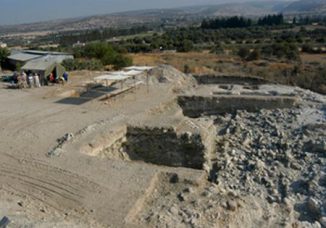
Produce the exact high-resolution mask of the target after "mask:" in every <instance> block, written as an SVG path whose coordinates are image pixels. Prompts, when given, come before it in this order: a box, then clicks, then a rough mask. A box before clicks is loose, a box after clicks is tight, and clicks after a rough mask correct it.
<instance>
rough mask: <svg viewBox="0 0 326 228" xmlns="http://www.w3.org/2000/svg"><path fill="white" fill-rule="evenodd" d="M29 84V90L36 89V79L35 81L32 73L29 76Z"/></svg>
mask: <svg viewBox="0 0 326 228" xmlns="http://www.w3.org/2000/svg"><path fill="white" fill-rule="evenodd" d="M28 84H29V88H33V87H34V79H33V76H32V73H29V74H28Z"/></svg>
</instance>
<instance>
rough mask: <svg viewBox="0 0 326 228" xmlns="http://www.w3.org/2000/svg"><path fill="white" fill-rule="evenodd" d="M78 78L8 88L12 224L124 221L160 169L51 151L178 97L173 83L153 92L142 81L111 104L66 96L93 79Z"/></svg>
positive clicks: (5, 153) (4, 187)
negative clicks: (74, 136)
mask: <svg viewBox="0 0 326 228" xmlns="http://www.w3.org/2000/svg"><path fill="white" fill-rule="evenodd" d="M95 75H96V73H95ZM75 77H78V80H74V76H73V77H72V78H73V82H71V84H69V85H66V86H65V87H63V88H62V87H59V86H53V87H51V86H50V87H43V88H40V89H24V90H11V89H5V88H1V89H0V104H1V107H0V126H1V130H0V132H1V133H0V135H1V140H0V148H1V151H0V160H1V164H0V169H1V171H0V183H1V184H0V191H1V197H0V205H1V206H0V216H8V217H9V218H10V219H11V221H12V223H11V225H10V227H21V226H23V225H30V226H31V227H53V226H57V227H96V226H99V227H101V226H104V227H107V226H110V225H112V227H121V226H124V225H125V223H126V222H125V220H126V217H127V215H128V213H130V211H132V209H133V207H134V206H135V205H136V202H137V200H139V198H141V197H142V196H143V195H144V193H145V192H146V191H147V189H148V188H149V186H150V183H151V182H152V181H153V178H154V177H155V175H156V174H157V173H159V172H160V169H159V168H157V167H156V166H153V165H147V164H144V163H141V162H140V163H138V162H133V163H128V162H122V161H111V160H103V159H99V158H96V157H90V156H87V155H85V154H82V153H79V152H76V153H67V154H64V155H62V156H60V157H54V158H53V157H48V156H46V155H47V151H48V150H49V149H50V148H51V147H53V146H54V145H55V144H56V140H57V139H58V138H60V137H62V136H63V135H64V134H66V133H70V132H72V133H75V132H78V131H79V130H80V129H83V128H85V127H87V126H88V125H91V124H93V123H95V122H99V121H105V120H112V121H120V122H122V123H123V122H124V121H126V119H130V118H132V117H133V116H136V115H139V113H146V111H148V110H151V109H153V108H155V107H157V106H159V105H160V103H162V102H167V101H169V100H170V99H171V96H170V90H169V89H170V88H167V87H164V86H163V87H157V88H155V89H154V88H153V89H152V88H150V90H149V91H147V89H146V87H141V88H139V89H137V92H136V93H129V94H126V95H122V96H120V97H119V99H116V100H113V101H111V102H110V103H109V104H108V103H105V102H100V101H98V99H94V100H91V99H90V100H87V101H86V102H85V103H80V102H78V99H79V98H76V97H75V98H63V97H60V96H61V94H62V92H66V91H69V90H71V89H72V88H75V87H76V86H77V85H76V84H75V82H76V81H80V80H81V78H82V79H83V80H85V81H87V80H88V79H89V75H88V74H79V75H76V76H75ZM85 83H86V82H85ZM77 84H79V83H77ZM77 87H78V86H77ZM76 101H77V102H76ZM185 172H186V171H185ZM199 173H200V172H199Z"/></svg>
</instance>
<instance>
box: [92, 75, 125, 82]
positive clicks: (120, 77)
mask: <svg viewBox="0 0 326 228" xmlns="http://www.w3.org/2000/svg"><path fill="white" fill-rule="evenodd" d="M130 77H131V76H128V75H112V74H107V75H101V76H98V77H96V78H94V80H96V81H100V80H109V81H122V80H126V79H128V78H130Z"/></svg>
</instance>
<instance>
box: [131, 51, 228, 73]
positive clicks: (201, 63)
mask: <svg viewBox="0 0 326 228" xmlns="http://www.w3.org/2000/svg"><path fill="white" fill-rule="evenodd" d="M130 57H131V58H132V59H133V61H134V64H135V65H158V64H169V65H172V66H174V67H175V68H177V69H179V70H181V71H183V70H184V66H185V65H188V66H189V67H190V70H191V72H192V73H196V74H200V73H212V72H215V71H216V70H217V68H218V67H219V65H220V64H221V63H224V62H233V58H232V57H230V56H217V55H214V54H210V53H207V52H190V53H146V54H131V55H130Z"/></svg>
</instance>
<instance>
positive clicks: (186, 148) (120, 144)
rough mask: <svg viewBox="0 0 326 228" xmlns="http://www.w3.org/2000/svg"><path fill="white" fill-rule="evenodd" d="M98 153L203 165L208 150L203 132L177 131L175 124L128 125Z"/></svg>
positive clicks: (168, 163) (176, 164)
mask: <svg viewBox="0 0 326 228" xmlns="http://www.w3.org/2000/svg"><path fill="white" fill-rule="evenodd" d="M119 135H120V137H118V138H117V137H115V138H114V140H108V141H110V143H109V144H107V146H106V147H104V149H103V150H102V151H101V152H100V153H98V154H97V155H98V156H101V157H106V158H108V159H122V160H129V161H144V162H147V163H151V164H156V165H162V166H170V167H186V168H193V169H203V167H204V163H205V161H206V159H205V154H206V153H207V151H206V147H205V145H204V143H205V142H206V141H207V139H206V138H205V139H202V136H201V135H200V134H192V133H189V132H183V133H176V131H175V130H174V129H173V128H159V127H133V126H128V127H126V130H125V131H124V134H119Z"/></svg>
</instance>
